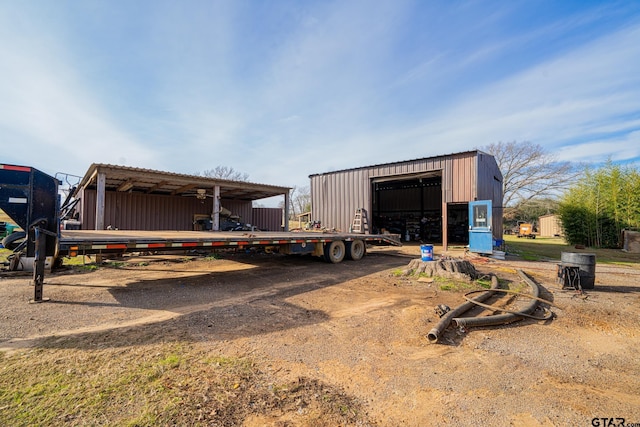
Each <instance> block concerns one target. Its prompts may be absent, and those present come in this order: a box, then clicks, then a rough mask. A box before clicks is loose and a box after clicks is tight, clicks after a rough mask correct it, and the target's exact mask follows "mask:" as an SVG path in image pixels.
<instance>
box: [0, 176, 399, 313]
mask: <svg viewBox="0 0 640 427" xmlns="http://www.w3.org/2000/svg"><path fill="white" fill-rule="evenodd" d="M58 186H59V182H58V180H57V179H56V178H54V177H52V176H50V175H47V174H45V173H43V172H41V171H39V170H37V169H35V168H32V167H28V166H16V165H3V164H0V209H2V210H3V211H4V212H5V213H6V214H7V215H8V216H9V217H10V218H11V219H12V220H13V221H15V222H16V224H18V225H19V226H20V227H21V228H22V229H23V230H24V233H25V234H24V237H25V239H24V241H23V242H22V243H20V244H17V245H15V243H16V242H15V241H14V246H15V249H14V253H13V255H12V262H11V263H10V268H14V269H15V268H18V266H23V267H25V266H27V267H28V268H33V285H34V299H33V300H32V301H33V302H43V301H46V299H45V298H43V284H44V274H45V269H46V266H47V264H48V263H50V265H51V266H55V265H56V264H57V261H59V260H61V259H62V258H63V257H67V256H76V255H96V254H122V253H126V252H162V251H165V252H166V251H176V250H211V251H214V250H217V249H234V248H236V249H250V248H263V249H266V250H270V251H273V252H279V253H284V254H301V255H303V254H311V255H315V256H319V257H322V258H323V259H324V260H325V261H327V262H329V263H334V264H335V263H339V262H342V260H343V259H349V260H354V261H357V260H360V259H362V257H364V256H365V254H366V247H367V245H394V246H400V245H401V243H400V236H398V235H395V234H359V233H329V232H324V233H323V232H262V231H237V232H219V231H166V230H159V231H142V230H61V228H60V217H59V215H60V211H61V208H60V197H59V195H58ZM62 210H64V209H62Z"/></svg>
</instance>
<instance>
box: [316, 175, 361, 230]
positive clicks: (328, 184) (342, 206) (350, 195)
mask: <svg viewBox="0 0 640 427" xmlns="http://www.w3.org/2000/svg"><path fill="white" fill-rule="evenodd" d="M370 193H371V186H370V183H369V171H368V170H365V169H357V170H350V171H345V172H341V173H335V174H326V175H314V176H312V177H311V206H312V218H311V219H312V220H319V221H320V222H321V224H322V226H323V227H327V228H336V229H338V230H342V231H348V230H349V227H350V226H351V223H352V221H353V217H354V215H355V211H356V209H358V208H365V209H367V213H368V214H369V216H370V215H371V212H369V210H370V209H371V201H370V200H371V196H370Z"/></svg>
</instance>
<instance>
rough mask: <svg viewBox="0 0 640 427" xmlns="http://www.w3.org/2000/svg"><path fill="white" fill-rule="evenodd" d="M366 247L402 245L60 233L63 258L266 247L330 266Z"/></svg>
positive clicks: (375, 240) (318, 236)
mask: <svg viewBox="0 0 640 427" xmlns="http://www.w3.org/2000/svg"><path fill="white" fill-rule="evenodd" d="M366 245H394V246H401V243H400V236H399V235H395V234H355V233H332V232H267V231H251V232H248V231H226V232H225V231H165V230H161V231H143V230H61V231H60V237H59V239H58V256H76V255H91V254H103V253H125V252H159V251H174V250H196V249H200V250H215V249H234V248H237V249H248V248H265V249H271V250H275V251H277V252H280V253H285V254H292V255H293V254H312V255H316V256H321V257H323V258H324V259H325V260H326V261H328V262H331V263H338V262H341V261H342V260H343V259H345V258H346V259H350V260H356V261H357V260H360V259H361V258H362V257H363V256H364V255H365V253H366Z"/></svg>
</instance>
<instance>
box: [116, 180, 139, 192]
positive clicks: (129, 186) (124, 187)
mask: <svg viewBox="0 0 640 427" xmlns="http://www.w3.org/2000/svg"><path fill="white" fill-rule="evenodd" d="M134 182H135V181H134V180H133V179H131V178H129V179H128V180H126V181H125V182H123V183H122V184H120V185H119V186H118V188H117V189H116V191H129V190H131V189H132V188H133V184H134Z"/></svg>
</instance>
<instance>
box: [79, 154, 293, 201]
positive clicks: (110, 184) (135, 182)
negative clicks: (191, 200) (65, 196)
mask: <svg viewBox="0 0 640 427" xmlns="http://www.w3.org/2000/svg"><path fill="white" fill-rule="evenodd" d="M100 173H102V174H104V175H105V178H106V184H105V189H107V190H110V191H120V192H127V191H132V192H140V193H146V194H165V195H173V196H176V195H191V196H196V195H197V194H198V192H199V191H198V190H200V193H202V190H204V191H205V192H206V195H208V196H213V188H214V187H216V186H219V187H220V198H222V199H233V200H244V201H253V200H259V199H265V198H267V197H273V196H280V195H284V194H287V195H288V194H289V190H291V188H289V187H278V186H275V185H266V184H256V183H252V182H245V181H230V180H225V179H219V178H209V177H204V176H197V175H186V174H179V173H173V172H162V171H157V170H152V169H143V168H134V167H129V166H117V165H109V164H100V163H93V164H92V165H91V166H90V167H89V170H87V173H86V174H85V175H84V177H83V178H82V179H81V180H80V183H79V185H78V187H77V190H76V192H77V191H79V190H80V189H82V188H90V189H95V188H97V176H98V174H100Z"/></svg>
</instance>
